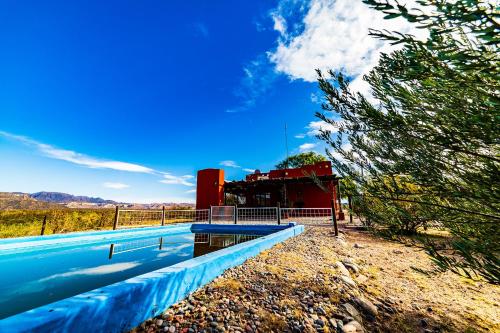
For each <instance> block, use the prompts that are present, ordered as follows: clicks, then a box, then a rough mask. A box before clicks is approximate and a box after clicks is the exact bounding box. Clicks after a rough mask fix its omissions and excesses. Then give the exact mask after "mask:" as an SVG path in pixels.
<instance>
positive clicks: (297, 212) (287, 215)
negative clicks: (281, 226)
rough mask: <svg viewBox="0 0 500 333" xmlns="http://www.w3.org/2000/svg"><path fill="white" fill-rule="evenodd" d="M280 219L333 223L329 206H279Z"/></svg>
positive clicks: (308, 223) (318, 223) (300, 222)
mask: <svg viewBox="0 0 500 333" xmlns="http://www.w3.org/2000/svg"><path fill="white" fill-rule="evenodd" d="M280 220H281V223H289V222H296V223H298V224H307V225H320V224H333V216H332V209H331V208H281V209H280Z"/></svg>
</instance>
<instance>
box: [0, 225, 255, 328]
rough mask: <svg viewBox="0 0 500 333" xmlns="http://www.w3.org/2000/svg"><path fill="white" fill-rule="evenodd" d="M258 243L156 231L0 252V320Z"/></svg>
mask: <svg viewBox="0 0 500 333" xmlns="http://www.w3.org/2000/svg"><path fill="white" fill-rule="evenodd" d="M258 237H260V236H252V235H221V234H192V233H191V232H189V231H186V232H179V233H176V234H172V233H168V232H166V231H159V232H158V234H155V235H153V237H152V236H151V235H149V236H144V235H143V236H136V237H132V238H128V239H126V240H123V239H122V240H115V241H113V242H112V243H111V244H110V240H103V239H100V240H95V241H91V242H88V241H86V242H84V243H83V244H74V245H72V246H65V247H63V248H61V247H58V246H52V247H49V248H47V247H44V248H37V247H34V248H32V249H30V250H26V249H23V250H22V251H19V253H12V252H10V253H8V254H5V253H2V252H0V319H2V318H5V317H8V316H11V315H14V314H16V313H20V312H23V311H26V310H29V309H32V308H35V307H38V306H41V305H45V304H48V303H52V302H55V301H57V300H61V299H63V298H66V297H70V296H74V295H77V294H80V293H82V292H86V291H89V290H92V289H96V288H99V287H103V286H106V285H109V284H112V283H115V282H118V281H122V280H125V279H127V278H130V277H133V276H137V275H140V274H144V273H147V272H151V271H154V270H157V269H160V268H164V267H168V266H171V265H174V264H176V263H179V262H181V261H184V260H188V259H190V258H193V257H198V256H201V255H204V254H206V253H210V252H213V251H216V250H220V249H221V248H225V247H228V246H232V245H235V244H239V243H242V242H245V241H247V240H251V239H255V238H258Z"/></svg>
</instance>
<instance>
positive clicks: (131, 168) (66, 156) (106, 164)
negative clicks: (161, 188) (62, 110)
mask: <svg viewBox="0 0 500 333" xmlns="http://www.w3.org/2000/svg"><path fill="white" fill-rule="evenodd" d="M0 136H3V137H5V138H8V139H10V140H15V141H18V142H21V143H22V144H24V145H27V146H29V147H33V148H35V149H36V150H38V151H39V152H40V153H41V154H42V155H44V156H45V157H49V158H53V159H56V160H61V161H66V162H70V163H73V164H76V165H81V166H84V167H87V168H91V169H110V170H116V171H126V172H135V173H147V174H153V175H157V176H158V175H161V176H163V177H164V179H163V180H161V181H160V182H162V183H165V184H181V185H185V186H194V184H193V183H191V182H188V179H193V178H194V177H193V176H191V175H184V176H174V175H172V174H170V173H169V172H162V171H158V170H154V169H151V168H148V167H145V166H142V165H139V164H134V163H128V162H121V161H113V160H106V159H101V158H97V157H92V156H88V155H84V154H81V153H78V152H75V151H72V150H66V149H60V148H56V147H54V146H52V145H49V144H46V143H41V142H38V141H35V140H33V139H31V138H28V137H25V136H21V135H15V134H11V133H8V132H4V131H0ZM109 184H111V183H109ZM121 185H125V184H121ZM108 187H109V186H108ZM114 188H117V187H114ZM122 188H123V187H122Z"/></svg>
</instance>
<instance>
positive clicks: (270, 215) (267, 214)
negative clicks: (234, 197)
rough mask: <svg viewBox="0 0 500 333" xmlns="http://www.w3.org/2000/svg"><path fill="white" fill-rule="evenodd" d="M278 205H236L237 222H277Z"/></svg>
mask: <svg viewBox="0 0 500 333" xmlns="http://www.w3.org/2000/svg"><path fill="white" fill-rule="evenodd" d="M278 214H279V213H278V207H257V208H247V207H241V208H240V207H238V216H237V219H236V221H237V223H238V224H277V223H278V216H279V215H278Z"/></svg>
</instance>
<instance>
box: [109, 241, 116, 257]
mask: <svg viewBox="0 0 500 333" xmlns="http://www.w3.org/2000/svg"><path fill="white" fill-rule="evenodd" d="M114 252H115V244H111V245H110V246H109V255H108V259H111V258H113V253H114Z"/></svg>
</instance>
